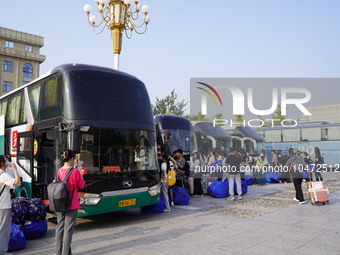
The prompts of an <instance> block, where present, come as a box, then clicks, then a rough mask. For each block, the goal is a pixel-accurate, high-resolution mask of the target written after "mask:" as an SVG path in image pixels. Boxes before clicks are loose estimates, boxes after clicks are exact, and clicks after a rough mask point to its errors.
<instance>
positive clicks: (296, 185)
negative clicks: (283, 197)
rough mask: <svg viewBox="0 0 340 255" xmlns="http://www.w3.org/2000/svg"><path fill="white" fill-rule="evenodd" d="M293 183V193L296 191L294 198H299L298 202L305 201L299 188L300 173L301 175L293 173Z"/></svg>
mask: <svg viewBox="0 0 340 255" xmlns="http://www.w3.org/2000/svg"><path fill="white" fill-rule="evenodd" d="M293 183H294V188H295V193H296V196H295V197H296V199H297V200H299V201H300V202H303V201H305V199H304V198H303V192H302V188H301V184H302V174H301V177H300V176H299V175H294V174H293Z"/></svg>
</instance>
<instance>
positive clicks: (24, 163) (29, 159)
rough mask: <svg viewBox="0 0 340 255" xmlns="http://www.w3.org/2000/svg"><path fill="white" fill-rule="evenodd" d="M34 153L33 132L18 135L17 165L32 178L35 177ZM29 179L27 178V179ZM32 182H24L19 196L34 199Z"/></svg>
mask: <svg viewBox="0 0 340 255" xmlns="http://www.w3.org/2000/svg"><path fill="white" fill-rule="evenodd" d="M33 152H34V138H33V132H32V131H30V132H22V133H18V146H17V163H18V165H19V166H20V167H21V168H22V169H23V170H24V171H25V173H26V174H27V175H28V176H29V177H30V178H32V182H33V179H34V178H33V177H34V168H33ZM25 179H27V178H25ZM32 182H27V181H25V180H23V181H22V184H21V187H20V191H19V194H18V195H19V196H23V197H25V196H27V197H32V194H33V189H32V186H33V185H32V184H33V183H32Z"/></svg>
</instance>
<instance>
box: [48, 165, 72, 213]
mask: <svg viewBox="0 0 340 255" xmlns="http://www.w3.org/2000/svg"><path fill="white" fill-rule="evenodd" d="M73 169H74V168H73V167H71V168H70V170H68V172H67V174H66V176H65V177H64V179H63V180H62V181H58V172H57V176H56V178H55V180H54V181H53V182H51V183H50V184H49V185H48V186H47V195H48V201H49V207H50V211H52V212H67V211H68V210H69V209H70V206H71V201H72V198H73V194H74V189H73V192H72V196H71V198H70V195H69V192H68V188H67V186H68V184H67V182H66V181H67V179H68V178H69V177H70V175H71V173H72V171H73Z"/></svg>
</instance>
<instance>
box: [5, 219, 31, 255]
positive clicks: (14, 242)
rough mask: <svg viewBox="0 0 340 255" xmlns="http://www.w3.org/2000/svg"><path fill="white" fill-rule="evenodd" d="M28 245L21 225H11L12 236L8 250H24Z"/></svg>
mask: <svg viewBox="0 0 340 255" xmlns="http://www.w3.org/2000/svg"><path fill="white" fill-rule="evenodd" d="M25 247H26V239H25V236H24V233H23V232H22V231H21V229H20V227H19V226H18V225H16V224H13V223H12V227H11V236H10V238H9V243H8V250H7V251H9V252H11V251H19V250H23V249H25Z"/></svg>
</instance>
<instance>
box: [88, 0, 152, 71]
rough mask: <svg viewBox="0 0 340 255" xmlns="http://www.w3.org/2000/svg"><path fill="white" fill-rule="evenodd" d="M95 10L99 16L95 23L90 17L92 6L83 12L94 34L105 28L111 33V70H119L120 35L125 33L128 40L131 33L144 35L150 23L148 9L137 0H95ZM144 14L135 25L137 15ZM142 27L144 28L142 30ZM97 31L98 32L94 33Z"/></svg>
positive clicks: (92, 17) (93, 18) (93, 17)
mask: <svg viewBox="0 0 340 255" xmlns="http://www.w3.org/2000/svg"><path fill="white" fill-rule="evenodd" d="M95 1H96V3H97V10H98V12H99V15H100V22H99V24H96V23H97V18H96V16H95V15H92V16H90V13H91V11H92V6H91V5H89V4H86V5H85V6H84V11H85V12H86V14H87V19H88V22H89V24H90V25H91V26H92V27H93V31H94V32H95V33H96V34H100V33H102V32H103V31H104V29H105V27H107V28H108V29H109V30H110V31H111V37H112V41H113V54H114V65H113V68H114V69H116V70H118V69H119V54H120V52H121V50H122V33H123V32H124V31H125V34H126V37H127V38H128V39H130V38H131V37H132V34H133V32H136V33H137V34H144V33H145V32H146V29H147V26H148V24H149V22H150V16H149V15H148V13H149V12H150V8H149V6H147V5H144V6H143V7H142V6H141V5H140V4H139V0H124V1H120V0H109V2H107V0H95ZM140 11H142V12H143V13H144V18H143V23H142V24H140V25H137V24H136V23H135V22H136V21H137V20H138V17H139V13H140ZM143 27H144V28H143ZM96 29H98V30H99V31H96Z"/></svg>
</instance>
